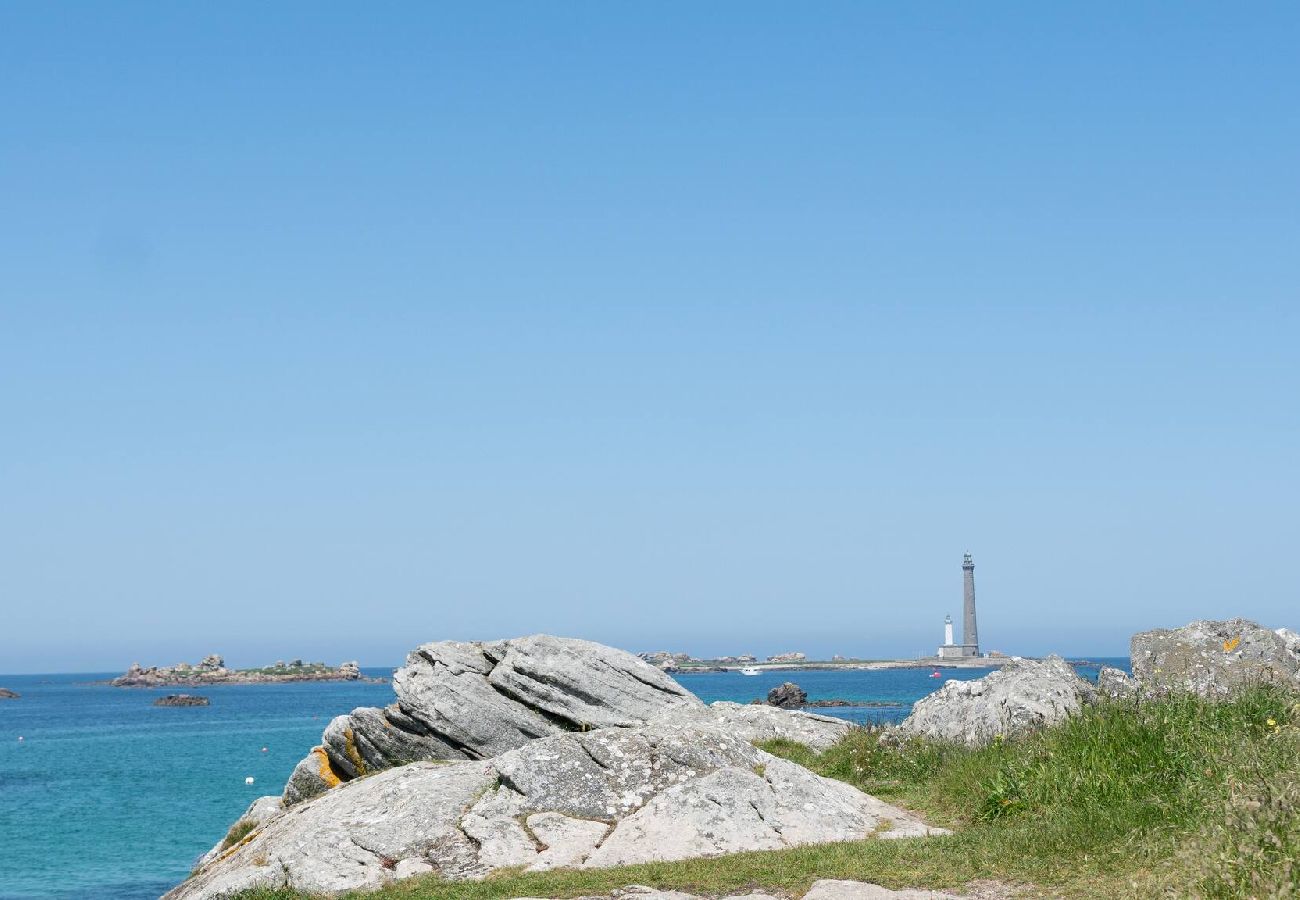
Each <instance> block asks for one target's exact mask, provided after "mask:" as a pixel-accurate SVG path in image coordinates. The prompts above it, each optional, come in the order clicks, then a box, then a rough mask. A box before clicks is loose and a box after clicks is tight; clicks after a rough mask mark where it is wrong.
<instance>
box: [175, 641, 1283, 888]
mask: <svg viewBox="0 0 1300 900" xmlns="http://www.w3.org/2000/svg"><path fill="white" fill-rule="evenodd" d="M1132 658H1133V673H1134V674H1133V675H1132V676H1129V675H1127V674H1126V673H1124V672H1121V671H1119V670H1108V671H1107V672H1105V673H1103V678H1102V679H1101V684H1100V686H1099V685H1094V684H1092V683H1090V682H1088V681H1086V680H1084V679H1082V678H1080V677H1079V676H1078V675H1077V674H1076V673H1075V671H1074V669H1073V668H1072V667H1071V666H1070V665H1069V664H1068V663H1067V662H1066V661H1065V660H1063V659H1061V658H1060V657H1048V658H1046V659H1043V660H1008V661H1007V664H1006V665H1005V666H1004V667H1002V668H1000V669H999V670H998V671H996V672H993V673H991V674H989V675H987V676H985V677H984V678H981V679H978V680H975V681H965V682H959V681H950V682H948V683H946V684H944V685H943V686H942V687H941V688H940V689H939V690H937V691H935V692H934V693H933V694H931V695H930V696H928V697H926V698H924V699H922V700H921V701H919V702H918V703H917V704H916V705H915V707H914V708H913V711H912V714H911V715H910V716H909V717H908V718H907V719H906V720H904V721H903V722H902V723H900V724H899V725H897V726H892V727H890V728H887V729H885V730H884V731H882V732H880V733H879V734H878V735H877V736H876V737H874V738H873V739H874V740H878V741H879V742H880V746H882V747H894V748H904V747H908V746H914V745H916V744H917V742H918V739H920V740H921V741H922V742H938V743H943V744H948V745H962V746H966V747H979V746H983V745H986V744H989V743H992V742H995V741H998V740H1001V739H1003V738H1010V737H1013V736H1016V735H1020V734H1023V733H1025V732H1029V731H1034V730H1040V729H1051V728H1052V727H1053V726H1056V725H1058V724H1060V723H1062V722H1064V721H1065V720H1066V719H1068V718H1070V717H1073V716H1079V715H1083V714H1085V713H1090V712H1091V711H1090V710H1089V709H1088V708H1089V707H1093V706H1094V705H1097V704H1108V703H1113V702H1115V701H1114V700H1112V699H1110V698H1112V697H1116V698H1121V702H1125V703H1128V702H1132V703H1134V704H1138V705H1137V706H1135V707H1134V710H1141V709H1143V708H1144V707H1143V706H1142V705H1141V704H1143V703H1145V702H1148V701H1150V702H1157V703H1158V702H1162V701H1161V698H1163V697H1165V696H1168V695H1173V694H1189V693H1190V694H1195V695H1198V696H1199V697H1202V698H1205V699H1206V700H1209V701H1211V702H1217V701H1219V700H1220V699H1226V698H1228V697H1230V696H1232V695H1233V694H1234V692H1236V691H1238V690H1239V689H1242V688H1247V687H1249V686H1251V685H1255V684H1258V683H1259V682H1260V681H1268V682H1272V683H1274V684H1281V685H1285V686H1287V687H1288V688H1290V689H1295V690H1300V638H1297V637H1296V636H1295V635H1294V633H1292V632H1287V631H1285V630H1278V631H1276V632H1274V631H1269V630H1268V629H1265V628H1262V627H1261V626H1259V625H1257V624H1255V623H1253V622H1249V621H1247V620H1242V619H1233V620H1226V621H1222V622H1194V623H1192V624H1191V625H1188V626H1184V627H1183V628H1179V629H1172V630H1164V629H1161V630H1156V631H1151V632H1143V633H1140V634H1138V635H1135V636H1134V637H1133V642H1132ZM393 684H394V690H395V693H396V701H395V702H394V703H393V704H391V705H390V706H388V707H386V708H383V709H377V708H367V707H363V708H359V709H355V710H353V711H352V712H351V713H349V714H347V715H343V716H339V717H337V718H336V719H334V720H333V721H332V722H330V724H329V725H328V726H327V728H326V729H325V732H324V734H323V736H322V741H321V745H320V746H318V747H316V748H314V749H313V750H312V751H311V753H310V754H309V755H308V756H307V757H306V758H305V759H304V760H303V761H302V762H301V763H299V765H298V767H297V768H296V769H295V770H294V772H293V775H292V776H291V777H290V780H289V783H288V784H287V785H286V786H285V790H284V793H283V795H281V796H270V797H263V798H260V799H259V800H257V801H256V802H254V804H253V805H252V806H251V807H250V808H249V810H248V811H247V812H246V813H245V815H244V816H243V817H242V818H241V819H240V820H239V821H238V822H236V823H235V825H234V826H233V827H232V829H231V832H230V834H231V835H237V837H229V838H228V839H227V840H226V841H223V842H221V843H219V844H218V845H217V846H216V847H214V848H213V850H212V851H210V852H209V853H208V854H207V855H206V856H205V857H204V858H203V860H202V861H201V862H200V864H199V866H198V868H197V869H196V871H195V873H194V875H193V877H191V878H190V879H189V880H187V881H185V882H184V883H182V884H181V885H179V886H178V887H176V888H175V889H174V890H172V891H171V892H170V893H169V894H167V895H166V898H165V900H218V898H222V897H227V896H229V895H231V894H233V893H237V892H239V891H242V890H246V889H251V888H278V887H283V886H287V885H292V886H293V887H294V888H296V889H298V890H302V891H307V892H316V893H337V892H343V891H352V890H370V889H375V888H380V887H383V886H384V885H387V884H390V883H391V882H393V881H396V880H400V879H404V878H408V877H412V876H416V875H420V874H432V875H436V876H438V877H440V878H442V879H447V880H453V881H455V880H470V879H479V878H483V877H485V876H488V875H491V874H493V873H496V872H502V871H505V870H511V869H514V870H520V871H525V872H535V871H544V870H549V869H554V868H562V867H563V868H579V869H590V868H601V867H608V866H620V865H627V864H634V863H649V862H670V861H674V860H686V859H694V858H701V857H713V856H721V855H726V854H732V853H738V852H743V851H754V850H781V849H784V848H790V847H797V846H802V845H807V844H816V843H829V842H842V841H861V840H864V839H867V838H872V839H885V840H892V839H914V838H924V837H926V836H929V835H935V834H944V833H946V832H945V831H944V830H943V829H938V828H934V827H933V826H931V825H929V824H928V823H926V822H925V821H923V820H922V819H921V818H920V817H919V816H918V815H917V814H915V813H911V812H908V811H906V810H904V809H902V808H899V807H897V806H893V805H891V804H889V803H886V802H884V801H883V800H880V799H878V798H876V797H873V796H871V795H870V794H867V793H864V792H863V791H862V790H859V789H858V787H856V786H854V785H852V784H849V783H846V782H844V781H837V780H832V779H830V778H827V777H823V776H822V775H819V774H816V773H814V772H813V771H811V770H810V769H807V768H804V767H803V766H801V765H799V764H797V763H796V762H793V761H791V760H789V759H783V758H781V757H778V756H775V755H772V754H769V753H767V752H765V751H763V750H760V749H758V747H757V746H756V744H757V743H761V742H763V741H768V740H772V739H774V738H783V739H785V740H787V741H793V742H797V743H800V744H804V745H806V746H807V747H809V748H810V749H812V750H815V751H816V750H825V749H827V748H830V747H832V746H833V745H835V744H837V743H838V742H840V741H841V739H843V738H845V737H846V736H847V735H848V734H849V733H850V732H851V731H852V730H853V728H852V726H851V725H849V723H847V722H845V721H843V720H839V719H833V718H828V717H825V716H818V715H813V714H810V713H806V712H803V711H799V710H792V709H783V708H780V707H778V706H776V705H768V704H767V703H764V704H762V705H748V704H745V705H742V704H736V703H725V702H723V703H715V704H712V705H705V704H704V703H703V702H701V701H700V700H699V699H698V698H696V697H695V696H694V695H692V694H691V693H689V692H688V691H686V690H685V689H683V688H682V687H681V686H680V685H678V684H677V683H676V682H674V681H673V680H672V679H670V678H668V676H667V675H666V674H664V672H663V671H662V670H661V669H660V668H659V667H657V666H654V665H651V664H649V663H647V662H645V661H644V660H639V659H637V658H636V657H633V656H631V655H629V654H626V653H623V652H622V651H618V650H614V649H613V648H610V647H604V646H602V645H599V644H593V643H590V642H587V641H579V640H574V639H566V638H557V637H551V636H547V635H534V636H531V637H525V638H516V639H512V640H506V641H494V642H474V643H459V642H440V643H432V644H425V645H422V646H421V647H419V648H417V649H416V650H415V651H413V652H412V653H411V654H410V655H409V656H408V658H407V662H406V665H405V666H403V667H402V668H401V669H399V670H398V671H397V673H396V674H395V677H394V680H393ZM771 699H772V701H773V702H786V703H794V702H802V703H806V701H807V698H806V696H805V695H803V692H802V691H801V690H799V688H798V687H797V686H796V685H793V684H786V685H782V686H781V689H778V690H776V691H774V696H773V697H772V698H771ZM1109 709H1110V710H1112V711H1113V710H1114V709H1115V707H1113V706H1112V707H1109ZM1121 712H1122V714H1123V715H1126V716H1127V715H1130V714H1131V713H1130V711H1129V710H1128V709H1123V710H1121ZM1269 724H1270V725H1272V723H1269ZM1009 746H1016V745H1015V744H1014V743H1013V744H1009ZM1198 771H1199V770H1198ZM822 884H824V885H825V886H826V889H827V890H828V891H829V890H832V883H829V882H823V883H822ZM834 885H835V887H834V888H833V890H836V891H838V890H841V887H840V886H843V888H842V889H843V890H844V891H845V893H839V894H836V893H827V894H826V897H827V900H830V898H831V897H844V898H849V897H852V898H866V897H888V896H899V897H918V896H934V895H933V894H928V893H919V892H918V893H911V892H901V893H899V894H897V895H895V894H892V893H888V892H886V893H875V892H873V891H883V889H878V888H875V886H873V885H868V884H864V883H861V882H838V883H834ZM968 887H969V886H968ZM646 896H654V895H652V894H647V895H646ZM658 896H659V897H660V898H663V900H666V898H672V900H686V898H688V897H689V895H680V894H672V893H665V894H661V895H658ZM939 896H944V895H939Z"/></svg>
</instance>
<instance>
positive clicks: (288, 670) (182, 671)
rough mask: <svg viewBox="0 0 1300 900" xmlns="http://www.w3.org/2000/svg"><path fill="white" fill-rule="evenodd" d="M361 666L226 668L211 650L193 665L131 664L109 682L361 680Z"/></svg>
mask: <svg viewBox="0 0 1300 900" xmlns="http://www.w3.org/2000/svg"><path fill="white" fill-rule="evenodd" d="M360 680H362V678H361V667H360V666H359V665H358V664H357V663H356V662H345V663H342V664H340V665H339V666H338V668H332V667H330V666H327V665H325V663H323V662H303V661H302V660H301V659H295V660H293V661H291V662H283V661H277V662H276V663H274V664H273V665H270V666H264V667H262V668H260V669H228V668H226V661H225V660H224V659H222V658H221V657H220V656H218V655H217V654H215V653H213V654H211V655H209V656H205V657H203V659H202V660H201V661H200V662H199V663H197V664H196V665H191V664H190V663H184V662H183V663H178V664H176V665H174V666H149V667H148V668H145V667H142V666H141V665H140V664H139V663H132V664H131V668H129V669H127V670H126V672H125V673H124V674H122V675H119V676H118V677H116V678H114V679H113V680H112V681H110V682H109V684H111V685H113V686H114V687H174V686H185V687H192V686H194V685H203V684H278V683H281V682H286V681H360Z"/></svg>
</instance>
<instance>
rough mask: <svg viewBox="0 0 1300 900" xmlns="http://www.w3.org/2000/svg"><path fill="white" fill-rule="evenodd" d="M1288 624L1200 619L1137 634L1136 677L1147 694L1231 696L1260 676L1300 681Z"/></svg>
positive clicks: (1268, 679)
mask: <svg viewBox="0 0 1300 900" xmlns="http://www.w3.org/2000/svg"><path fill="white" fill-rule="evenodd" d="M1286 631H1287V629H1281V630H1279V631H1271V630H1269V629H1267V628H1264V627H1263V626H1261V625H1258V624H1256V623H1255V622H1252V621H1250V620H1249V619H1227V620H1224V621H1198V622H1192V623H1191V624H1189V625H1184V626H1183V627H1182V628H1173V629H1167V628H1158V629H1155V630H1153V631H1143V632H1140V633H1138V634H1135V635H1133V640H1132V643H1131V645H1130V655H1131V657H1132V660H1133V678H1134V680H1135V681H1136V682H1137V684H1138V686H1139V688H1140V690H1141V692H1142V694H1143V695H1144V696H1155V697H1160V696H1166V695H1169V694H1177V693H1190V694H1196V695H1199V696H1202V697H1211V698H1214V697H1227V696H1230V695H1231V694H1232V693H1233V692H1235V691H1236V690H1237V689H1239V688H1241V687H1243V686H1246V685H1249V684H1254V683H1258V682H1270V683H1274V684H1284V685H1287V686H1292V687H1300V655H1297V653H1296V652H1295V651H1294V650H1293V649H1291V648H1290V647H1289V646H1288V637H1287V635H1286V634H1285V633H1284V632H1286Z"/></svg>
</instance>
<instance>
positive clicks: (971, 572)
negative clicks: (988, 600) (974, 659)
mask: <svg viewBox="0 0 1300 900" xmlns="http://www.w3.org/2000/svg"><path fill="white" fill-rule="evenodd" d="M961 573H962V623H961V655H962V656H979V655H980V633H979V628H978V627H977V626H976V624H975V560H974V559H973V558H972V557H971V555H970V554H969V553H967V554H966V555H965V556H963V557H962V559H961Z"/></svg>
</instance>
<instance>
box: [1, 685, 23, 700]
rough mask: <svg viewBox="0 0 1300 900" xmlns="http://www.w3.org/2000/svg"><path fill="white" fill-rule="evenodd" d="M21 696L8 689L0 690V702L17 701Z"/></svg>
mask: <svg viewBox="0 0 1300 900" xmlns="http://www.w3.org/2000/svg"><path fill="white" fill-rule="evenodd" d="M20 696H22V695H21V694H19V693H18V692H17V691H11V690H9V688H0V700H17V699H18V698H19V697H20Z"/></svg>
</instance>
